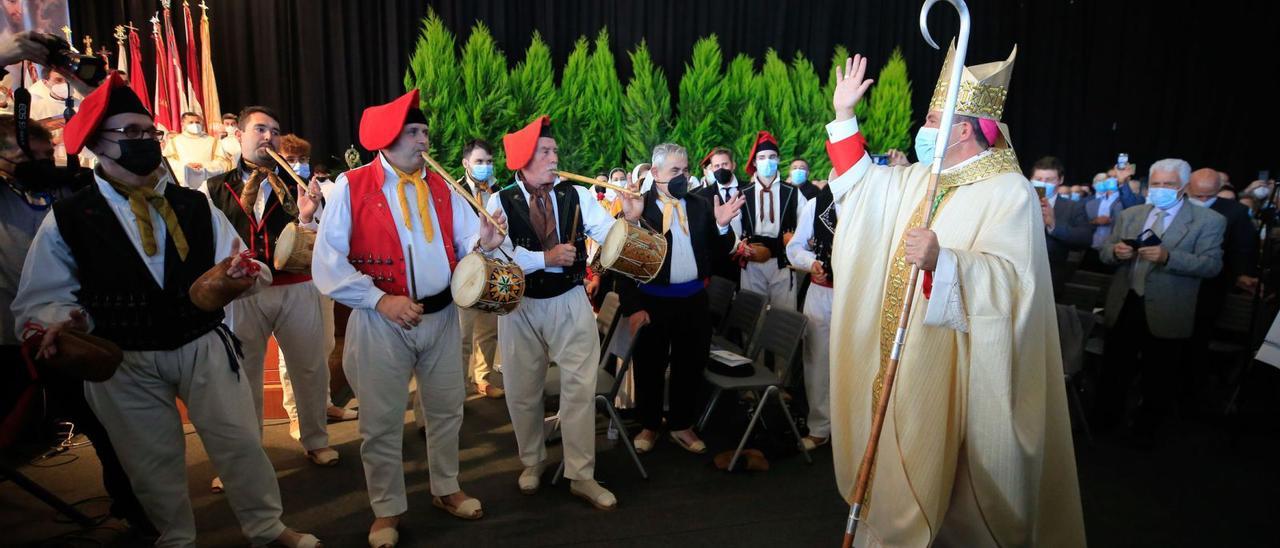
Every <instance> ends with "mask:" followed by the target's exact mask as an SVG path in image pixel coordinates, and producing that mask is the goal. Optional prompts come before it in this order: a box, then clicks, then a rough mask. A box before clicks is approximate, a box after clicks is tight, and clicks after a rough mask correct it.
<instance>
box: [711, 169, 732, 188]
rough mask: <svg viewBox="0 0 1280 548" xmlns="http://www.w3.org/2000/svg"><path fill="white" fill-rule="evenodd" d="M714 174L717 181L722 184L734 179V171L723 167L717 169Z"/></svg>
mask: <svg viewBox="0 0 1280 548" xmlns="http://www.w3.org/2000/svg"><path fill="white" fill-rule="evenodd" d="M712 175H714V176H715V178H716V182H717V183H720V184H722V185H727V184H729V183H730V182H732V181H733V171H731V170H729V169H726V168H723V167H722V168H720V169H717V170H715V172H713V173H712Z"/></svg>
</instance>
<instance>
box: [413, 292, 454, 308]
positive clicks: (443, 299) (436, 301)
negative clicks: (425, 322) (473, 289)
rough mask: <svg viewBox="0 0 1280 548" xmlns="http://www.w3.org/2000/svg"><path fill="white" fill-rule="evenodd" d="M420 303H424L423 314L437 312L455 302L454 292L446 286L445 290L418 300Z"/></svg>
mask: <svg viewBox="0 0 1280 548" xmlns="http://www.w3.org/2000/svg"><path fill="white" fill-rule="evenodd" d="M418 304H421V305H422V313H423V314H435V313H436V312H439V311H441V310H444V307H446V306H449V305H451V304H453V293H452V292H450V291H449V288H448V287H446V288H444V291H441V292H439V293H436V294H435V295H431V296H430V297H424V298H422V300H419V301H418Z"/></svg>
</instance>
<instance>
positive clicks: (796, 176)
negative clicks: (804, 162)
mask: <svg viewBox="0 0 1280 548" xmlns="http://www.w3.org/2000/svg"><path fill="white" fill-rule="evenodd" d="M808 180H809V171H808V170H805V169H793V170H791V182H793V183H795V184H797V185H798V184H801V183H804V182H805V181H808Z"/></svg>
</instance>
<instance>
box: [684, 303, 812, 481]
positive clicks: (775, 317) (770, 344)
mask: <svg viewBox="0 0 1280 548" xmlns="http://www.w3.org/2000/svg"><path fill="white" fill-rule="evenodd" d="M743 293H748V292H746V291H743V292H739V293H738V295H739V297H741V296H742V294H743ZM735 304H736V301H735ZM807 323H808V318H806V317H805V316H804V314H801V313H799V312H795V311H793V310H784V309H780V308H770V309H769V310H768V311H767V312H765V315H764V324H763V325H762V326H761V327H760V330H759V333H758V334H756V336H755V337H753V338H752V343H751V353H750V354H749V355H748V356H746V357H748V358H751V360H752V363H753V364H754V367H755V374H753V375H752V376H750V377H727V376H724V375H720V374H716V373H712V372H711V371H704V372H703V376H704V377H705V378H706V379H707V382H708V383H710V384H711V389H712V392H711V400H710V401H708V402H707V407H706V409H705V410H703V412H702V417H701V418H700V419H699V420H698V430H699V431H701V430H702V429H703V427H704V426H706V423H707V419H709V418H710V417H711V411H712V410H713V409H715V405H716V402H718V401H719V400H720V395H721V394H722V393H724V392H725V391H730V392H735V393H736V392H743V391H750V392H753V393H758V392H760V391H763V392H764V393H763V394H757V395H758V396H759V397H758V398H757V399H756V402H757V403H756V409H755V412H753V413H752V414H751V422H749V423H747V431H746V432H745V433H743V434H742V439H741V440H740V441H739V442H738V448H737V450H735V451H734V452H733V458H732V459H730V460H729V468H728V470H730V471H732V470H733V467H734V465H736V464H737V462H738V457H740V456H741V455H742V449H743V448H744V447H746V445H747V440H748V439H750V438H751V432H752V430H754V429H755V426H756V423H757V422H759V420H760V412H761V411H763V410H764V406H765V404H766V403H768V401H769V398H770V397H771V396H772V397H773V399H774V401H776V402H778V406H779V407H781V408H782V413H783V415H785V416H786V418H787V425H788V426H790V427H791V433H792V434H794V435H795V437H796V444H797V445H798V446H799V447H800V449H801V451H803V452H804V460H805V461H807V462H808V463H809V464H813V458H812V457H810V456H809V451H808V450H807V449H805V448H804V443H803V442H802V440H801V436H800V429H799V428H798V427H796V421H795V419H793V418H791V410H789V409H787V404H786V403H785V402H783V401H782V387H783V379H785V378H786V377H787V371H786V369H788V368H790V364H791V363H792V360H793V358H794V357H795V356H796V355H797V353H798V352H799V351H800V340H801V339H802V338H803V337H804V330H805V325H806V324H807ZM766 354H769V355H772V356H773V357H774V363H776V364H777V366H778V367H779V368H780V369H781V370H778V371H775V370H772V369H769V368H768V367H766V365H765V362H766V360H765V357H766Z"/></svg>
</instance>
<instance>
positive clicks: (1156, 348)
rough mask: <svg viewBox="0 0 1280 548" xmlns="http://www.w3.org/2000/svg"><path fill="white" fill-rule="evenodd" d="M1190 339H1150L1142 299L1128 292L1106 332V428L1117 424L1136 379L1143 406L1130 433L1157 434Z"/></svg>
mask: <svg viewBox="0 0 1280 548" xmlns="http://www.w3.org/2000/svg"><path fill="white" fill-rule="evenodd" d="M1187 343H1188V339H1165V338H1160V337H1156V336H1155V335H1152V334H1151V330H1150V327H1149V326H1148V324H1147V313H1146V309H1145V307H1144V303H1143V298H1142V297H1140V296H1138V294H1137V293H1134V292H1133V291H1130V292H1129V294H1128V295H1127V296H1126V297H1125V300H1124V305H1123V307H1122V308H1121V309H1120V316H1119V318H1117V319H1116V324H1115V325H1114V326H1112V328H1111V329H1110V330H1109V331H1108V332H1107V344H1106V357H1105V359H1104V364H1105V365H1104V368H1103V370H1102V375H1101V379H1100V381H1101V382H1100V384H1101V385H1100V386H1099V394H1098V398H1099V402H1098V404H1099V406H1100V409H1099V411H1100V414H1101V417H1100V419H1101V421H1102V424H1101V425H1100V426H1102V427H1103V428H1104V429H1106V428H1109V427H1114V426H1117V425H1119V424H1121V423H1122V422H1123V421H1124V418H1125V411H1126V410H1125V403H1126V401H1127V399H1128V391H1129V386H1130V385H1131V384H1132V383H1133V377H1134V375H1138V374H1141V376H1142V378H1141V379H1140V381H1139V384H1138V387H1139V391H1140V393H1141V395H1142V405H1141V406H1140V407H1139V408H1138V412H1137V415H1136V416H1135V417H1134V433H1135V434H1138V435H1143V436H1152V435H1155V434H1156V433H1157V432H1158V430H1159V428H1160V426H1161V424H1163V422H1164V421H1165V419H1166V418H1167V417H1168V416H1169V414H1171V413H1172V411H1173V407H1174V404H1175V402H1176V401H1177V398H1178V395H1179V391H1180V390H1179V386H1180V385H1181V383H1182V381H1183V371H1184V364H1185V356H1184V351H1185V349H1186V347H1187Z"/></svg>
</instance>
